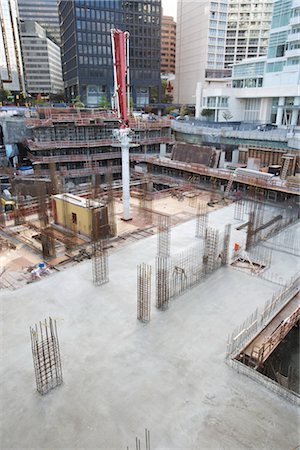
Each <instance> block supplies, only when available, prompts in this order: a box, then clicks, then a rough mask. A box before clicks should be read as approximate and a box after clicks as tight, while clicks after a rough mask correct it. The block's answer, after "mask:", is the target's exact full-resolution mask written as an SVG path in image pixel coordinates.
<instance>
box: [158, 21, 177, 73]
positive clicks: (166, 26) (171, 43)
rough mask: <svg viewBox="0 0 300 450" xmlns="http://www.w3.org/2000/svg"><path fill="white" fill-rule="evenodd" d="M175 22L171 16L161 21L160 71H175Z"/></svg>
mask: <svg viewBox="0 0 300 450" xmlns="http://www.w3.org/2000/svg"><path fill="white" fill-rule="evenodd" d="M175 52H176V22H175V21H174V19H173V17H171V16H162V21H161V73H164V74H168V73H173V74H174V73H175Z"/></svg>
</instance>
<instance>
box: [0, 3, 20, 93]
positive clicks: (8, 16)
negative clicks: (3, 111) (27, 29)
mask: <svg viewBox="0 0 300 450" xmlns="http://www.w3.org/2000/svg"><path fill="white" fill-rule="evenodd" d="M18 20H19V17H18V8H17V4H16V2H15V0H1V1H0V87H3V89H6V90H8V91H11V92H15V93H19V92H23V93H25V81H24V73H23V61H22V52H21V46H20V37H19V27H18Z"/></svg>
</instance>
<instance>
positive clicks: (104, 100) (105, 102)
mask: <svg viewBox="0 0 300 450" xmlns="http://www.w3.org/2000/svg"><path fill="white" fill-rule="evenodd" d="M98 106H99V108H100V109H109V108H110V103H109V101H108V100H107V97H106V96H104V97H102V98H101V100H100V102H99V105H98Z"/></svg>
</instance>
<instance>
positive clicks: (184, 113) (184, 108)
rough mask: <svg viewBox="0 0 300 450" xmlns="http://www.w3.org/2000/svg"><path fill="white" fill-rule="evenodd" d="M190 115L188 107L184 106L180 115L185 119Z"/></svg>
mask: <svg viewBox="0 0 300 450" xmlns="http://www.w3.org/2000/svg"><path fill="white" fill-rule="evenodd" d="M188 113H189V110H188V107H187V106H186V105H182V106H181V108H180V113H179V114H180V115H181V116H182V117H183V116H186V115H188Z"/></svg>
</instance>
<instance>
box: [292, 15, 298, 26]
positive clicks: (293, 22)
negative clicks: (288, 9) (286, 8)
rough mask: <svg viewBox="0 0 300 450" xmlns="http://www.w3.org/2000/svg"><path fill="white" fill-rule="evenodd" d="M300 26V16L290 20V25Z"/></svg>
mask: <svg viewBox="0 0 300 450" xmlns="http://www.w3.org/2000/svg"><path fill="white" fill-rule="evenodd" d="M299 24H300V16H295V17H291V18H290V25H299Z"/></svg>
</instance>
